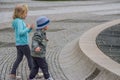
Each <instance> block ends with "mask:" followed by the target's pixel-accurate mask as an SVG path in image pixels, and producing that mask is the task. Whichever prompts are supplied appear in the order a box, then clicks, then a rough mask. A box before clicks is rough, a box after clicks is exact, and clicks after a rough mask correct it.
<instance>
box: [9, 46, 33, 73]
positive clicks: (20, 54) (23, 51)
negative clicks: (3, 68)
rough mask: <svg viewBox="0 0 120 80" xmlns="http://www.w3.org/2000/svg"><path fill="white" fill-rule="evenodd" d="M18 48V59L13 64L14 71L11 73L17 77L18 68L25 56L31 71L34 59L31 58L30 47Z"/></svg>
mask: <svg viewBox="0 0 120 80" xmlns="http://www.w3.org/2000/svg"><path fill="white" fill-rule="evenodd" d="M16 48H17V58H16V60H15V62H14V64H13V67H12V71H11V74H15V75H16V69H17V68H18V66H19V64H20V62H21V61H22V59H23V56H24V55H25V57H26V58H27V61H28V66H29V69H30V70H31V68H32V58H31V56H30V48H29V46H28V45H24V46H16Z"/></svg>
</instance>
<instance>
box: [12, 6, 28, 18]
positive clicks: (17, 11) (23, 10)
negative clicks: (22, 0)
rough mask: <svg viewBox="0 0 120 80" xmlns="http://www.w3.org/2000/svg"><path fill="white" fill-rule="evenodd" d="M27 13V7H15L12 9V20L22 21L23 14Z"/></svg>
mask: <svg viewBox="0 0 120 80" xmlns="http://www.w3.org/2000/svg"><path fill="white" fill-rule="evenodd" d="M27 12H28V6H27V5H25V4H23V5H20V4H19V5H17V6H16V7H15V9H14V13H13V19H15V18H22V19H24V17H25V14H27Z"/></svg>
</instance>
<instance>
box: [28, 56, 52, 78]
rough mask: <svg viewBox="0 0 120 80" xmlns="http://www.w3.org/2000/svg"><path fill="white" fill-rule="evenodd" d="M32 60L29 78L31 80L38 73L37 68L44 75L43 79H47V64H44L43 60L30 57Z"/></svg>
mask: <svg viewBox="0 0 120 80" xmlns="http://www.w3.org/2000/svg"><path fill="white" fill-rule="evenodd" d="M32 58H33V68H32V70H31V72H30V75H29V78H30V79H33V78H34V77H35V76H36V74H37V73H38V71H39V68H40V69H41V70H42V72H43V74H44V78H45V79H48V78H49V77H50V75H49V72H48V64H47V62H46V59H45V58H38V57H32Z"/></svg>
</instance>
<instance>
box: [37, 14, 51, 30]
mask: <svg viewBox="0 0 120 80" xmlns="http://www.w3.org/2000/svg"><path fill="white" fill-rule="evenodd" d="M49 23H50V20H49V19H48V18H47V17H46V16H41V17H39V18H38V19H37V20H36V24H37V28H36V29H42V28H44V27H46V26H47V25H48V24H49Z"/></svg>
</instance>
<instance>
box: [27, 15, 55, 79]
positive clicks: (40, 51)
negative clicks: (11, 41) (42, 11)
mask: <svg viewBox="0 0 120 80" xmlns="http://www.w3.org/2000/svg"><path fill="white" fill-rule="evenodd" d="M49 22H50V20H49V19H48V18H47V17H45V16H41V17H39V18H38V19H37V21H36V23H37V28H36V32H35V33H34V36H33V37H32V53H31V56H32V59H33V68H32V70H31V72H30V75H29V80H33V79H34V78H35V76H36V74H37V73H38V71H39V68H41V70H42V72H43V75H44V78H45V79H46V80H53V78H52V77H51V76H50V74H49V72H48V64H47V62H46V59H45V53H46V46H47V41H48V39H47V37H46V32H45V31H46V30H47V29H48V24H49Z"/></svg>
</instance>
